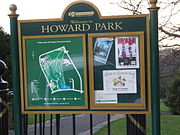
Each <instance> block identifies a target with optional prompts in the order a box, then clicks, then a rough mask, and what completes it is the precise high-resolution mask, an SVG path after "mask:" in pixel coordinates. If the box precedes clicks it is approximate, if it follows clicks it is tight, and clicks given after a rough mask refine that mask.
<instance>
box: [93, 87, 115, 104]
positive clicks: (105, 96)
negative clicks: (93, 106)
mask: <svg viewBox="0 0 180 135" xmlns="http://www.w3.org/2000/svg"><path fill="white" fill-rule="evenodd" d="M95 103H117V94H116V93H104V90H96V91H95Z"/></svg>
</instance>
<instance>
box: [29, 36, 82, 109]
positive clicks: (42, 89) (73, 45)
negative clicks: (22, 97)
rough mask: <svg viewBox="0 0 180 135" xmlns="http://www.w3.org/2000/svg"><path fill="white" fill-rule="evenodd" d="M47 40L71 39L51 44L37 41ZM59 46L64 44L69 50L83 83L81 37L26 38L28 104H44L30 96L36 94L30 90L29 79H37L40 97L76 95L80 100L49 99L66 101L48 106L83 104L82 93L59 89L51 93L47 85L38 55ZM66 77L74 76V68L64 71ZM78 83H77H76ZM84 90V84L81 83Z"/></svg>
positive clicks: (34, 96)
mask: <svg viewBox="0 0 180 135" xmlns="http://www.w3.org/2000/svg"><path fill="white" fill-rule="evenodd" d="M46 41H47V42H48V41H71V42H70V43H53V44H50V43H49V44H48V43H47V44H38V43H37V42H46ZM61 46H65V47H66V50H68V51H69V55H70V57H71V59H72V61H73V62H74V64H75V66H76V67H77V69H78V71H79V72H80V74H81V77H82V80H83V83H84V59H83V55H84V54H83V39H82V37H64V38H40V39H26V46H25V47H26V57H27V58H26V61H27V83H28V103H29V106H46V105H45V101H44V100H39V101H33V100H32V98H36V97H37V96H36V95H34V94H32V93H31V91H30V84H31V81H33V80H37V81H39V97H40V98H70V97H73V98H74V97H76V98H81V100H76V101H74V100H73V101H70V100H66V101H63V100H61V101H56V100H51V101H50V100H49V101H48V102H49V103H68V104H66V105H48V106H84V105H85V99H84V93H83V94H80V93H79V92H74V91H61V92H56V93H54V94H51V90H50V88H49V87H47V83H46V79H45V76H44V74H43V72H42V70H41V68H40V64H39V56H40V55H41V54H43V53H46V52H49V51H51V50H54V49H57V48H59V47H61ZM32 51H34V59H33V57H32ZM64 74H65V76H66V77H72V76H75V74H74V70H70V71H65V73H64ZM78 85H79V84H78ZM83 90H84V85H83Z"/></svg>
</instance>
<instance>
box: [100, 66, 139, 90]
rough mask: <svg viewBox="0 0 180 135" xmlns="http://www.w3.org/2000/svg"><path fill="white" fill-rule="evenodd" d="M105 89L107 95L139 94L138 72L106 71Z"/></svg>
mask: <svg viewBox="0 0 180 135" xmlns="http://www.w3.org/2000/svg"><path fill="white" fill-rule="evenodd" d="M103 87H104V92H107V93H137V84H136V70H134V69H133V70H104V71H103Z"/></svg>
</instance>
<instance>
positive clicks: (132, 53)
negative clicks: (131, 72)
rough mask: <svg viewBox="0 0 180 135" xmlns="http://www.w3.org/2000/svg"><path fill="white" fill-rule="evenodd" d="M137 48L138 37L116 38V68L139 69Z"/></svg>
mask: <svg viewBox="0 0 180 135" xmlns="http://www.w3.org/2000/svg"><path fill="white" fill-rule="evenodd" d="M138 46H139V41H138V36H126V37H116V38H115V54H116V56H115V57H116V68H139V47H138Z"/></svg>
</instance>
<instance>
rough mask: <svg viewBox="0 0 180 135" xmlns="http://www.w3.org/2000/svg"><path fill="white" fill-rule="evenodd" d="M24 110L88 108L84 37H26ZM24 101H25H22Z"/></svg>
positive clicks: (24, 42) (80, 35)
mask: <svg viewBox="0 0 180 135" xmlns="http://www.w3.org/2000/svg"><path fill="white" fill-rule="evenodd" d="M22 39H23V44H22V51H23V54H22V56H21V57H23V61H22V62H21V63H23V64H24V68H23V69H21V72H23V73H24V74H22V75H21V77H22V78H23V79H24V81H23V83H22V87H23V89H24V91H21V97H22V100H24V99H25V101H24V102H22V107H24V108H25V109H45V110H46V109H77V108H78V109H87V80H86V79H87V78H86V76H87V75H86V73H87V72H86V48H85V47H86V46H85V35H83V34H75V35H56V36H23V37H22ZM23 98H24V99H23Z"/></svg>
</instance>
